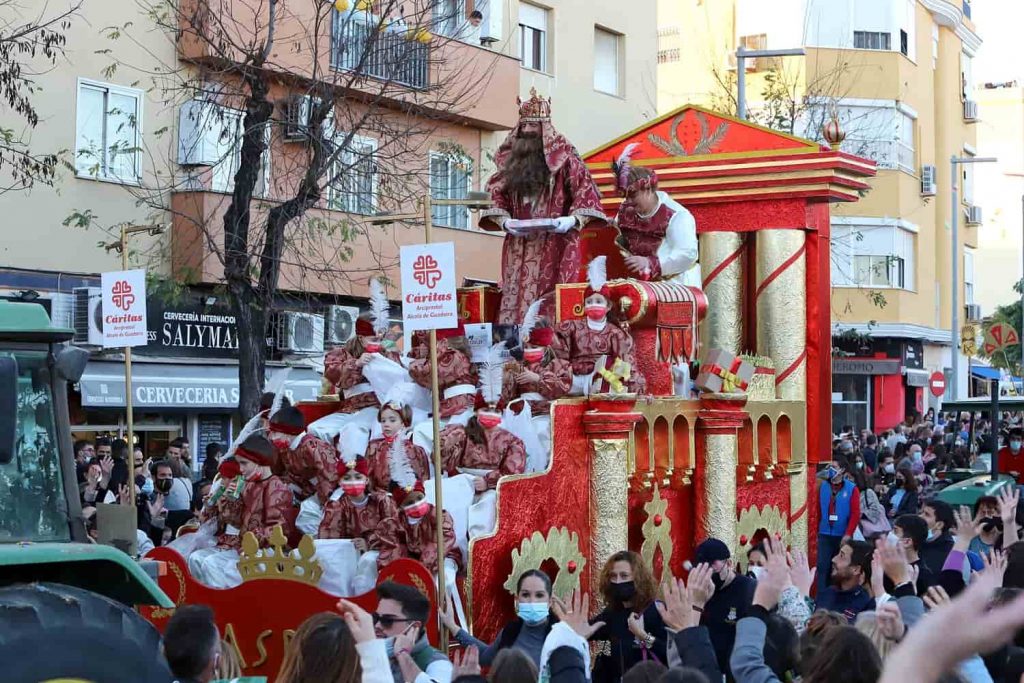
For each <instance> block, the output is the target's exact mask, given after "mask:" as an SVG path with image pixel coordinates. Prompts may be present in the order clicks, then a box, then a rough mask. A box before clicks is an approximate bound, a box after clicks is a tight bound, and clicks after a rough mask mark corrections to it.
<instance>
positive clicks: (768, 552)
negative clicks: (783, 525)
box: [754, 536, 789, 610]
mask: <svg viewBox="0 0 1024 683" xmlns="http://www.w3.org/2000/svg"><path fill="white" fill-rule="evenodd" d="M764 554H765V565H764V572H763V573H762V574H761V578H760V579H758V581H757V588H755V589H754V604H755V605H760V606H761V607H764V608H765V609H767V610H771V609H773V608H774V607H775V606H776V605H777V604H779V596H780V595H781V594H782V589H783V588H785V587H786V583H787V582H788V581H789V566H788V565H787V564H786V546H785V545H783V543H782V541H780V540H777V539H774V538H772V537H770V536H769V537H768V538H766V539H764Z"/></svg>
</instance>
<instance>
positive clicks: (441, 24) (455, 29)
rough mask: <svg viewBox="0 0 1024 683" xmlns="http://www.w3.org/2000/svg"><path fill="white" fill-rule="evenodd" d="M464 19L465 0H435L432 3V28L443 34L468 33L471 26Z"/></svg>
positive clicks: (462, 35) (459, 34)
mask: <svg viewBox="0 0 1024 683" xmlns="http://www.w3.org/2000/svg"><path fill="white" fill-rule="evenodd" d="M466 19H467V17H466V0H437V2H436V3H435V4H434V30H436V31H437V32H438V33H439V34H441V35H443V36H448V37H449V38H462V37H464V36H465V35H468V34H469V32H470V30H471V29H472V26H470V25H469V22H468V21H467V20H466Z"/></svg>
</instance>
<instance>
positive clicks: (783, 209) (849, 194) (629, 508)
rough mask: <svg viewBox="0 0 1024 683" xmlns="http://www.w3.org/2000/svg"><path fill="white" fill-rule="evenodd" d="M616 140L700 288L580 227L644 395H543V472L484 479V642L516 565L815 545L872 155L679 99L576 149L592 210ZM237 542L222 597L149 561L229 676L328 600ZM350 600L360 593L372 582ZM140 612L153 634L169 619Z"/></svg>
mask: <svg viewBox="0 0 1024 683" xmlns="http://www.w3.org/2000/svg"><path fill="white" fill-rule="evenodd" d="M633 143H637V144H638V148H637V149H638V150H639V151H638V152H637V153H636V154H635V161H634V162H633V163H634V164H636V165H638V166H645V167H649V168H651V169H652V170H656V172H657V175H658V178H659V188H660V189H661V190H662V191H664V192H666V193H668V195H669V196H670V197H671V198H672V199H674V200H676V201H677V202H679V203H680V204H682V205H683V206H685V207H686V208H688V209H689V211H690V212H691V213H692V214H693V216H694V218H695V220H696V225H697V232H698V235H699V256H700V258H699V263H700V274H701V281H702V283H703V285H702V287H701V288H696V287H687V286H684V285H681V284H676V283H669V282H658V281H639V280H632V279H629V278H627V277H625V269H624V267H623V257H622V255H621V253H620V251H619V248H618V246H617V243H616V231H615V230H614V229H613V228H610V227H600V228H584V230H583V234H582V244H583V252H584V253H583V256H584V258H583V263H587V262H589V261H591V260H592V259H593V258H594V257H595V256H599V255H603V256H606V257H607V261H608V275H609V277H610V280H609V282H608V286H609V287H610V289H611V290H612V292H613V298H614V299H615V300H616V301H617V305H618V306H619V307H620V309H621V311H620V312H621V318H622V319H623V320H624V321H625V325H626V326H627V329H628V332H629V334H630V335H631V336H632V338H633V341H634V346H635V353H636V359H635V362H636V367H635V368H632V372H639V373H642V374H643V376H644V377H645V378H646V393H645V394H644V395H642V396H638V395H634V394H627V393H618V392H617V393H610V394H604V395H590V396H589V397H576V398H563V399H559V400H557V401H555V402H554V403H552V405H551V408H550V410H551V437H552V438H551V453H550V459H549V464H548V467H547V469H546V470H544V471H540V472H534V473H530V474H523V475H514V476H506V477H503V478H502V479H501V480H500V481H499V483H498V486H497V523H496V527H495V529H494V530H493V532H492V533H490V534H486V535H482V536H479V537H477V538H473V539H471V540H470V542H469V545H468V557H467V558H466V562H465V566H466V572H465V575H464V576H460V579H459V585H460V587H461V592H462V594H463V596H462V597H463V603H464V604H465V605H466V612H467V616H468V621H469V622H470V623H469V624H468V626H469V628H470V629H471V631H472V632H473V633H474V635H476V636H477V637H478V638H481V639H484V640H489V639H492V638H494V637H495V636H496V635H497V632H498V630H499V629H500V628H501V626H502V625H503V624H505V623H506V622H507V621H508V620H509V619H511V618H512V617H513V600H512V593H513V591H514V587H515V582H516V579H517V577H518V576H519V575H520V574H521V573H522V572H524V571H526V570H528V569H536V568H542V569H544V570H545V571H547V572H548V573H549V574H550V575H551V576H552V579H553V582H554V592H555V594H556V595H558V596H566V595H567V594H568V593H569V592H570V591H572V590H574V589H583V590H588V591H591V592H595V589H596V584H597V580H598V576H599V573H600V569H601V566H602V565H603V563H604V562H605V560H606V559H607V558H608V557H609V556H610V555H612V554H613V553H614V552H616V551H619V550H622V549H624V548H628V549H631V550H635V551H637V552H639V553H640V554H641V555H642V556H643V557H645V558H646V559H647V560H648V561H650V562H651V564H652V566H653V567H654V568H655V573H656V575H657V576H663V575H664V573H665V572H672V573H674V574H679V573H680V572H681V571H682V567H683V563H684V562H685V561H686V560H687V559H689V558H690V557H691V556H692V551H693V548H694V546H695V544H696V543H698V542H699V541H701V540H702V539H704V538H706V537H708V536H712V535H713V536H715V537H717V538H720V539H722V540H723V541H725V542H726V543H727V544H728V545H729V546H730V547H732V548H733V549H734V552H738V551H739V550H740V549H741V548H742V546H744V545H746V544H747V543H750V542H753V541H754V540H756V539H759V538H761V537H763V536H764V535H766V534H771V535H777V536H779V537H781V538H782V539H783V540H785V542H786V543H787V544H789V545H791V546H793V547H797V548H800V549H804V550H807V551H809V552H810V553H813V552H814V538H815V535H814V533H813V531H812V530H813V529H814V525H815V523H816V520H815V516H816V509H815V506H813V505H810V506H809V505H808V500H813V496H812V495H809V494H810V492H811V489H812V487H813V485H814V481H815V477H814V466H815V463H817V462H818V461H819V460H821V459H823V458H825V457H827V454H828V453H829V452H830V439H831V431H830V422H831V410H830V408H831V406H830V398H831V394H830V386H831V379H830V378H831V351H830V349H831V324H830V310H829V295H830V281H829V274H830V263H829V215H830V205H831V203H832V202H854V201H857V200H858V198H859V197H860V196H861V194H862V193H863V192H865V191H866V190H868V187H869V186H868V184H867V179H868V178H870V177H871V176H873V175H874V174H875V166H874V164H873V163H872V162H870V161H867V160H865V159H862V158H859V157H855V156H852V155H849V154H846V153H844V152H842V151H839V150H838V149H829V148H828V147H825V146H822V145H819V144H817V143H814V142H811V141H808V140H804V139H800V138H796V137H793V136H790V135H785V134H782V133H779V132H776V131H772V130H769V129H766V128H762V127H759V126H757V125H754V124H751V123H749V122H746V121H741V120H738V119H734V118H730V117H727V116H723V115H720V114H716V113H713V112H710V111H707V110H704V109H701V108H699V107H695V106H687V107H683V108H681V109H678V110H676V111H673V112H671V113H669V114H667V115H665V116H662V117H660V118H658V119H656V120H654V121H652V122H650V123H648V124H646V125H645V126H643V127H642V128H640V129H637V130H635V131H632V132H630V133H628V134H626V135H623V136H622V137H620V138H618V139H616V140H613V141H611V142H609V143H607V144H606V145H603V146H601V147H599V148H598V149H596V150H594V151H592V152H590V153H589V154H588V155H586V156H585V157H584V159H585V161H586V162H587V166H588V168H589V170H590V172H591V174H592V176H593V178H594V180H595V181H596V183H597V185H598V187H599V190H600V192H601V201H602V206H603V208H604V210H605V211H606V213H607V214H608V215H609V216H614V215H615V213H616V210H617V207H618V204H619V202H620V201H621V198H620V197H619V195H618V193H617V191H616V183H615V174H614V173H613V170H612V161H613V160H614V159H616V158H617V156H618V155H619V154H620V152H621V151H622V150H623V149H624V148H625V146H626V145H629V144H633ZM583 279H584V278H583V276H582V273H581V277H580V280H581V281H582V280H583ZM585 287H586V285H585V284H583V283H582V282H581V283H579V284H563V285H559V286H558V289H557V291H556V296H555V315H556V317H557V319H558V321H564V320H569V319H572V318H578V317H580V316H582V314H583V298H584V289H585ZM500 302H501V292H500V291H499V290H498V289H497V288H493V287H474V288H466V289H462V290H460V291H459V315H460V318H461V319H462V321H463V322H465V323H486V322H495V321H496V317H497V314H498V310H499V309H500ZM681 362H682V363H686V362H690V363H692V364H693V365H692V367H693V369H694V370H695V372H697V367H698V364H699V366H700V370H699V374H696V375H695V376H696V377H697V382H696V384H698V385H699V386H701V387H703V390H702V391H701V393H699V394H693V395H686V394H689V391H688V387H683V388H682V391H681V392H680V391H679V389H678V388H677V386H676V383H675V378H674V376H673V366H674V365H678V364H679V363H681ZM615 379H616V378H615V377H611V378H610V383H611V384H612V385H614V384H615ZM680 393H681V394H682V395H679V394H680ZM300 408H301V409H302V410H303V412H304V413H305V414H306V416H307V418H308V420H309V421H312V420H315V419H316V418H318V417H321V416H323V415H326V414H328V413H330V412H331V411H333V410H334V406H333V405H332V403H331V402H329V401H327V400H326V399H325V400H324V401H323V402H317V403H310V404H306V405H301V406H300ZM250 546H251V547H249V548H248V549H246V547H245V544H243V553H242V555H243V559H242V561H241V562H240V565H241V564H242V563H245V565H246V567H247V568H248V569H251V570H252V571H242V572H241V573H242V575H243V579H244V581H243V583H242V585H241V586H238V587H236V588H233V589H227V590H214V589H209V588H206V587H204V586H202V585H200V584H198V583H197V582H195V580H194V579H193V578H192V577H191V576H190V575H189V574H188V569H187V565H186V564H185V563H184V562H182V561H181V559H180V557H176V556H175V553H174V552H173V551H171V550H166V549H157V550H156V551H154V552H153V553H151V555H150V556H151V557H152V558H154V559H159V560H162V561H164V562H166V563H167V566H168V568H169V571H168V572H166V573H165V574H164V576H162V577H161V579H160V585H161V587H162V588H163V589H164V591H165V592H166V593H167V594H168V595H170V596H171V597H172V599H173V600H174V601H175V602H176V603H177V604H182V603H186V602H203V603H206V604H209V605H211V606H213V607H214V609H215V610H216V611H217V614H218V620H219V621H220V622H221V627H222V630H223V631H224V633H225V635H226V636H227V637H228V638H229V640H230V641H231V642H233V643H235V644H236V646H237V647H238V648H239V650H240V654H241V655H242V658H243V661H244V662H245V667H246V671H247V672H248V673H260V672H262V673H264V674H266V673H271V675H272V672H273V671H276V669H275V668H274V667H275V666H276V664H277V663H278V662H279V658H280V655H281V653H282V652H283V647H284V643H285V642H286V640H287V638H288V634H289V633H291V632H292V631H293V630H294V629H296V628H297V627H298V625H299V624H300V623H301V621H302V620H303V619H304V618H305V617H306V616H309V615H310V614H312V613H314V612H317V611H321V610H326V609H332V607H333V605H334V604H335V602H336V600H337V598H336V597H334V596H330V595H328V594H326V593H324V592H323V591H321V590H320V589H319V588H317V587H316V585H315V583H316V581H315V575H316V573H317V569H316V563H315V557H314V553H313V551H312V544H311V543H308V542H307V541H305V540H304V541H303V543H301V544H299V547H298V550H294V551H292V552H291V554H289V553H287V552H286V551H285V549H284V547H283V546H284V541H283V540H281V543H280V547H276V548H271V549H265V550H258V549H257V548H256V547H255V545H254V544H252V543H251V544H250ZM299 565H301V567H300V566H299ZM240 568H241V567H240ZM253 568H255V569H253ZM387 578H391V579H394V580H400V581H403V582H406V583H410V584H412V585H416V586H418V587H420V588H421V589H422V590H423V591H424V592H425V593H427V594H428V595H430V596H431V599H432V601H433V600H434V596H435V592H434V591H435V586H434V577H433V576H431V574H430V573H428V572H427V571H426V569H424V568H423V567H422V566H421V565H418V564H417V563H415V562H412V561H410V560H401V561H399V562H396V563H394V564H392V565H388V566H387V567H385V568H384V569H383V570H382V571H381V576H380V580H384V579H387ZM354 600H355V601H356V602H358V603H360V604H363V605H364V606H366V607H368V608H370V607H373V605H374V604H375V599H374V597H373V594H372V593H371V594H368V595H365V596H357V597H356V598H354ZM146 613H147V615H148V616H149V617H150V618H151V619H153V620H154V622H155V623H157V624H158V625H160V624H161V623H162V621H163V620H164V619H166V618H167V617H168V616H169V614H170V612H169V611H167V610H164V609H157V610H152V609H148V610H147V611H146ZM430 633H431V637H432V638H433V637H434V636H436V635H437V630H436V623H435V622H433V621H432V622H431V629H430Z"/></svg>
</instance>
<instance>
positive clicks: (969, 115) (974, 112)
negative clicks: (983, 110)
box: [964, 100, 978, 121]
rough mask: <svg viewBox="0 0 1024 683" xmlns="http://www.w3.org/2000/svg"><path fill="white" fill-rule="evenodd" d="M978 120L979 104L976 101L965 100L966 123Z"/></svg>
mask: <svg viewBox="0 0 1024 683" xmlns="http://www.w3.org/2000/svg"><path fill="white" fill-rule="evenodd" d="M977 120H978V103H977V102H975V101H974V100H964V121H977Z"/></svg>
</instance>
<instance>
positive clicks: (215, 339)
mask: <svg viewBox="0 0 1024 683" xmlns="http://www.w3.org/2000/svg"><path fill="white" fill-rule="evenodd" d="M147 312H148V316H147V318H148V319H147V325H146V326H147V335H148V343H147V344H146V347H145V349H138V351H139V352H142V353H147V354H149V355H154V356H202V357H204V358H236V357H237V356H238V325H237V322H236V320H235V316H234V315H233V314H231V313H230V311H228V310H227V309H226V308H222V307H203V306H196V305H193V304H190V303H188V302H185V303H182V304H175V303H169V302H164V301H161V300H160V299H157V298H152V299H150V300H149V302H148V309H147Z"/></svg>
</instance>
